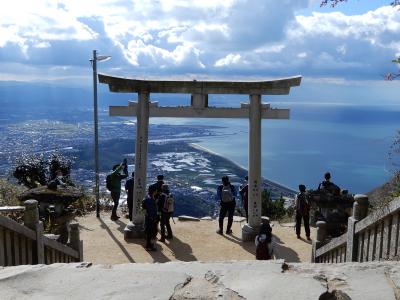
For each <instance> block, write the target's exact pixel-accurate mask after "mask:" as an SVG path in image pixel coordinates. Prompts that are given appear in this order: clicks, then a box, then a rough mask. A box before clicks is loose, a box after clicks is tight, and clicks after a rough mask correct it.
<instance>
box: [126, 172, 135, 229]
mask: <svg viewBox="0 0 400 300" xmlns="http://www.w3.org/2000/svg"><path fill="white" fill-rule="evenodd" d="M134 182H135V172H132V177H131V178H129V179H128V180H127V181H126V182H125V192H126V195H127V198H126V202H127V204H128V211H129V221H132V210H133V186H134Z"/></svg>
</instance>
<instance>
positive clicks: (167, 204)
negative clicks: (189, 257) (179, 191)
mask: <svg viewBox="0 0 400 300" xmlns="http://www.w3.org/2000/svg"><path fill="white" fill-rule="evenodd" d="M157 206H158V211H159V213H160V216H161V222H160V227H161V239H160V242H162V243H164V242H165V239H167V240H170V239H172V229H171V224H170V223H169V219H170V218H171V216H172V214H173V212H174V198H173V197H172V195H171V194H170V191H169V187H168V185H166V184H163V186H162V193H161V195H160V196H159V197H158V200H157ZM165 227H167V233H168V234H167V236H165Z"/></svg>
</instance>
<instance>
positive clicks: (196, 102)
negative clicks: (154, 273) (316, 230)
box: [99, 74, 301, 241]
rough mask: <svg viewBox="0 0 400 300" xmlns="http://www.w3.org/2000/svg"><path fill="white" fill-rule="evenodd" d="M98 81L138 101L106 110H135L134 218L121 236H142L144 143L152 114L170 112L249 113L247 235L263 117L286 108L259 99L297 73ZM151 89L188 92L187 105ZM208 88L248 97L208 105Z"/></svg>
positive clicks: (252, 222)
mask: <svg viewBox="0 0 400 300" xmlns="http://www.w3.org/2000/svg"><path fill="white" fill-rule="evenodd" d="M99 81H100V82H101V83H106V84H108V85H109V88H110V91H112V92H124V93H138V102H129V104H128V106H110V116H136V117H137V128H136V146H135V148H136V149H135V182H134V200H133V201H134V205H133V214H132V215H133V217H132V220H131V221H132V222H131V223H130V224H129V225H128V226H127V228H126V229H125V238H126V239H129V238H132V237H138V236H140V233H141V232H142V224H143V216H142V215H141V214H140V205H141V201H142V199H143V198H144V196H145V195H146V177H147V176H146V175H147V144H148V126H149V118H150V117H171V118H248V119H249V126H250V130H249V165H248V172H249V202H248V203H249V207H248V213H249V222H248V224H245V225H244V226H243V227H242V240H243V241H246V240H251V239H253V238H254V236H255V234H257V232H258V227H259V226H260V223H261V192H262V178H261V120H262V119H288V118H289V109H274V108H271V107H270V105H269V104H264V103H262V102H261V95H285V94H288V93H289V91H290V87H292V86H299V85H300V82H301V76H296V77H290V78H285V79H279V80H272V81H260V82H218V81H214V82H210V81H150V80H135V79H126V78H119V77H112V76H106V75H102V74H99ZM150 93H187V94H191V95H192V101H191V102H192V103H191V106H183V107H182V106H180V107H159V106H158V103H157V102H150ZM209 94H248V95H249V98H250V99H249V100H250V101H249V103H242V104H241V107H240V108H225V107H209V106H208V95H209Z"/></svg>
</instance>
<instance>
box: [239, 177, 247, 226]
mask: <svg viewBox="0 0 400 300" xmlns="http://www.w3.org/2000/svg"><path fill="white" fill-rule="evenodd" d="M244 179H245V180H246V181H245V182H243V184H242V185H241V186H240V190H239V194H240V197H241V198H242V206H243V208H244V211H245V212H246V222H249V210H248V209H249V183H248V180H249V176H245V177H244Z"/></svg>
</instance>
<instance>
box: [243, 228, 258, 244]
mask: <svg viewBox="0 0 400 300" xmlns="http://www.w3.org/2000/svg"><path fill="white" fill-rule="evenodd" d="M259 230H260V227H259V226H257V227H252V226H250V225H249V224H244V225H243V226H242V241H243V242H250V241H252V242H254V239H255V238H256V235H257V234H258V231H259Z"/></svg>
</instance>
